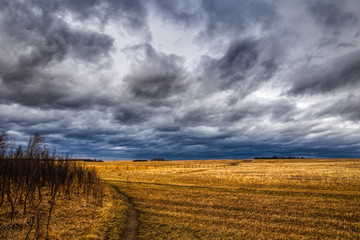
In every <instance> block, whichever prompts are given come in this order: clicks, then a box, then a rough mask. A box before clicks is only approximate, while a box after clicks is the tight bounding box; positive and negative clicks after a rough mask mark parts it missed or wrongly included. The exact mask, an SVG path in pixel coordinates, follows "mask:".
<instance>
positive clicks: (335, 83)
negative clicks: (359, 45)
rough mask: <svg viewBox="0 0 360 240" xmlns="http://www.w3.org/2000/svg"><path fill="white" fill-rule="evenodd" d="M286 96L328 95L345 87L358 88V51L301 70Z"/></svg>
mask: <svg viewBox="0 0 360 240" xmlns="http://www.w3.org/2000/svg"><path fill="white" fill-rule="evenodd" d="M297 74H298V76H297V77H296V78H295V81H294V83H293V86H292V87H291V89H290V90H289V91H288V94H291V95H298V94H309V95H312V94H317V93H329V92H332V91H335V90H339V89H342V88H345V87H354V86H358V84H359V81H360V51H354V52H351V53H348V54H346V55H344V56H341V57H338V58H336V59H334V60H332V61H330V62H328V63H326V64H324V65H315V66H311V67H307V68H306V67H305V69H301V70H300V71H299V73H297Z"/></svg>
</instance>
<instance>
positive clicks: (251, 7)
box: [201, 0, 278, 39]
mask: <svg viewBox="0 0 360 240" xmlns="http://www.w3.org/2000/svg"><path fill="white" fill-rule="evenodd" d="M201 7H202V8H203V10H204V13H205V18H206V29H205V31H204V32H203V34H204V36H205V39H207V38H208V37H209V38H211V37H217V36H218V35H219V34H225V35H230V36H233V37H236V36H238V35H241V34H242V33H244V32H245V31H246V30H248V29H249V28H251V27H254V26H257V25H259V26H260V27H261V28H262V29H263V30H266V29H268V28H269V27H270V26H271V25H272V24H274V22H275V21H276V20H277V18H278V13H277V10H276V8H275V5H274V4H271V3H269V2H267V1H261V0H258V1H252V0H244V1H236V0H229V1H223V2H221V4H219V2H218V1H217V0H203V1H202V2H201Z"/></svg>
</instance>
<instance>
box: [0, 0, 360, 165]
mask: <svg viewBox="0 0 360 240" xmlns="http://www.w3.org/2000/svg"><path fill="white" fill-rule="evenodd" d="M358 9H360V4H359V3H358V1H356V0H346V1H340V0H336V1H330V0H319V1H310V0H309V1H285V0H280V1H276V2H274V1H268V0H255V1H254V0H251V1H250V0H246V1H240V2H239V1H235V0H229V1H226V2H219V1H215V0H186V1H177V0H176V1H164V0H121V1H115V0H103V1H100V0H86V1H57V0H53V1H45V0H29V1H21V0H11V1H10V0H5V1H1V2H0V32H1V36H0V44H1V46H2V48H1V49H0V130H1V131H7V132H8V134H9V135H10V137H11V138H12V139H14V140H16V141H18V142H20V143H25V142H26V140H27V138H28V136H29V135H30V134H32V133H34V132H37V131H38V132H40V133H42V134H43V135H44V136H45V137H46V138H47V140H48V142H49V144H52V145H56V146H58V149H59V151H63V152H69V153H70V154H72V155H73V156H75V157H95V158H104V159H129V158H154V157H164V158H168V159H193V158H198V159H205V158H245V157H246V158H247V157H255V156H270V155H271V156H272V155H283V156H288V155H290V156H305V157H358V156H359V153H360V144H359V143H358V142H359V140H360V131H359V130H360V125H359V120H360V108H359V106H360V94H359V93H358V89H359V87H360V70H359V69H360V57H359V56H360V46H359V43H360V30H359V28H358V24H359V21H360V19H359V18H360V10H358Z"/></svg>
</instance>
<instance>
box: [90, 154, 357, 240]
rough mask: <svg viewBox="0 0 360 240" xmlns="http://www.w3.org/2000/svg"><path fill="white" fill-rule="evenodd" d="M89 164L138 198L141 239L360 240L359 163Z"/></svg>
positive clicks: (191, 162)
mask: <svg viewBox="0 0 360 240" xmlns="http://www.w3.org/2000/svg"><path fill="white" fill-rule="evenodd" d="M234 163H239V164H237V165H236V164H234ZM89 165H93V166H96V168H97V170H98V171H99V174H100V176H101V177H102V178H104V179H111V180H116V181H117V184H118V185H119V186H120V188H121V189H122V191H123V192H125V193H126V194H127V195H129V196H130V197H131V198H132V199H133V202H134V204H135V206H136V209H137V210H138V211H139V213H140V219H139V220H140V228H139V236H138V237H139V239H337V238H338V239H360V224H359V223H360V161H359V160H349V159H337V160H329V159H327V160H325V159H312V160H308V159H305V160H300V159H299V160H253V161H251V162H243V161H239V160H228V161H219V160H217V161H171V162H139V163H133V162H128V161H118V162H106V163H95V164H94V163H89Z"/></svg>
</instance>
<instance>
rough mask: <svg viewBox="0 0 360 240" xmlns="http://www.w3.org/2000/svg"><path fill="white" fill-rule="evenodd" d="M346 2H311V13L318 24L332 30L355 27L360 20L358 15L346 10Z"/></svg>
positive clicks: (340, 0)
mask: <svg viewBox="0 0 360 240" xmlns="http://www.w3.org/2000/svg"><path fill="white" fill-rule="evenodd" d="M346 2H347V1H342V0H319V1H309V3H308V4H309V11H310V13H311V14H312V15H313V17H314V18H315V20H316V21H317V22H318V23H320V24H321V25H323V26H325V27H327V28H330V29H339V28H343V27H347V26H351V25H355V24H356V23H357V22H358V20H359V19H358V17H357V16H356V14H354V13H353V12H350V11H347V10H346V9H345V7H344V6H345V5H346Z"/></svg>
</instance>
